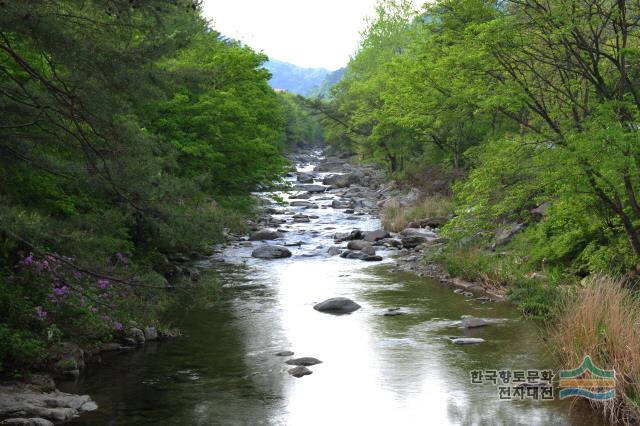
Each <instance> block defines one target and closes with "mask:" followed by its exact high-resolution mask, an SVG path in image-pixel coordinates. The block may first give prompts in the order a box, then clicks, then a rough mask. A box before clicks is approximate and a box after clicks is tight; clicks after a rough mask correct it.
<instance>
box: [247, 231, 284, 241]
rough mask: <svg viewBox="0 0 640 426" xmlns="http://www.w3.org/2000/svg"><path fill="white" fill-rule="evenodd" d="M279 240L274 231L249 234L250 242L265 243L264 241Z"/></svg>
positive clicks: (278, 235)
mask: <svg viewBox="0 0 640 426" xmlns="http://www.w3.org/2000/svg"><path fill="white" fill-rule="evenodd" d="M277 238H280V234H278V233H277V232H276V231H270V230H268V229H261V230H260V231H255V232H252V233H251V236H250V237H249V239H250V240H251V241H266V240H275V239H277Z"/></svg>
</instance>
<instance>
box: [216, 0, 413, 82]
mask: <svg viewBox="0 0 640 426" xmlns="http://www.w3.org/2000/svg"><path fill="white" fill-rule="evenodd" d="M375 3H376V0H205V1H204V6H203V9H204V15H205V16H206V17H207V18H209V19H211V20H213V26H214V28H215V29H216V30H217V31H219V32H220V33H222V34H223V35H225V36H227V37H231V38H234V39H237V40H241V41H242V42H244V43H245V44H248V45H249V46H251V47H253V48H254V49H255V50H258V51H260V50H262V51H264V53H266V54H267V55H269V57H270V58H273V59H278V60H281V61H285V62H291V63H293V64H295V65H299V66H302V67H324V68H328V69H330V70H334V69H337V68H340V67H343V66H345V65H346V64H347V62H348V61H349V56H350V55H351V54H353V53H354V52H355V50H356V48H357V47H358V43H359V41H360V32H361V31H362V30H363V29H365V25H366V24H365V21H364V20H365V17H370V16H372V15H373V12H374V6H375ZM415 4H422V1H415Z"/></svg>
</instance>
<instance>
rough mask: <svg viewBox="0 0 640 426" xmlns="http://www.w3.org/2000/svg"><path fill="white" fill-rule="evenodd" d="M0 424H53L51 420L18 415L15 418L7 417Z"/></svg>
mask: <svg viewBox="0 0 640 426" xmlns="http://www.w3.org/2000/svg"><path fill="white" fill-rule="evenodd" d="M0 425H14V426H16V425H17V426H53V422H50V421H49V420H46V419H42V418H40V417H32V418H24V417H19V418H15V419H7V420H3V421H1V422H0Z"/></svg>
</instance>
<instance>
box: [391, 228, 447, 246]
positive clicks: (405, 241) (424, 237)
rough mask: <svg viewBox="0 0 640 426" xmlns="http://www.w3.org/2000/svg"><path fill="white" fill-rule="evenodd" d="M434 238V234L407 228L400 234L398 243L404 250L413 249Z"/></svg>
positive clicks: (435, 236)
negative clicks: (400, 242) (399, 242)
mask: <svg viewBox="0 0 640 426" xmlns="http://www.w3.org/2000/svg"><path fill="white" fill-rule="evenodd" d="M436 238H438V236H437V235H436V234H435V233H433V232H430V231H425V230H423V229H415V228H407V229H405V230H403V231H402V232H400V241H402V246H403V247H404V248H415V247H417V246H419V245H420V244H423V243H427V242H429V241H432V240H435V239H436Z"/></svg>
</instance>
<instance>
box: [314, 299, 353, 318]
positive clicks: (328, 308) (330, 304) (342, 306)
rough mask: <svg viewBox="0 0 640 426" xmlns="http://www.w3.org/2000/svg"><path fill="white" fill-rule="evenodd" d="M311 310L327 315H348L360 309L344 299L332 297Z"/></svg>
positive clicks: (349, 300)
mask: <svg viewBox="0 0 640 426" xmlns="http://www.w3.org/2000/svg"><path fill="white" fill-rule="evenodd" d="M313 309H315V310H316V311H319V312H326V313H328V314H350V313H351V312H354V311H357V310H358V309H360V305H358V304H357V303H356V302H354V301H353V300H351V299H348V298H346V297H333V298H331V299H327V300H325V301H324V302H320V303H318V304H317V305H315V306H314V307H313Z"/></svg>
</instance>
